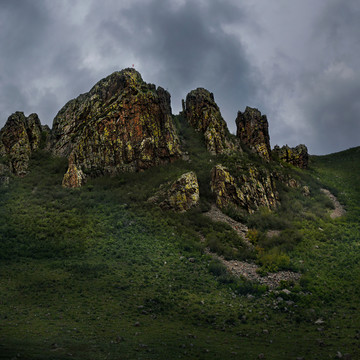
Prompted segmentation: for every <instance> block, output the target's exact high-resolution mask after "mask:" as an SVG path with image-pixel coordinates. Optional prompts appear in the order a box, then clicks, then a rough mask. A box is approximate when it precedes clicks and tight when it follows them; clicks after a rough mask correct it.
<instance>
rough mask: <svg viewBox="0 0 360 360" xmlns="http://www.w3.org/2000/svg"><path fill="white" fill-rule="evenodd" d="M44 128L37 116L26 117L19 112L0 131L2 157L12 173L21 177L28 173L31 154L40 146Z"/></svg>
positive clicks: (10, 117) (0, 154)
mask: <svg viewBox="0 0 360 360" xmlns="http://www.w3.org/2000/svg"><path fill="white" fill-rule="evenodd" d="M41 133H42V126H41V123H40V120H39V117H38V116H37V114H31V115H29V116H28V117H25V115H24V113H23V112H20V111H17V112H15V113H14V114H12V115H10V116H9V118H8V120H7V122H6V124H5V126H4V127H3V128H2V129H1V131H0V156H1V157H3V158H5V163H7V165H8V166H9V168H10V171H11V172H12V173H13V174H15V175H19V176H23V175H25V174H26V172H27V168H28V164H29V159H30V156H31V152H32V151H35V150H37V149H38V148H39V146H40V141H41Z"/></svg>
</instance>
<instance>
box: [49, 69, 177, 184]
mask: <svg viewBox="0 0 360 360" xmlns="http://www.w3.org/2000/svg"><path fill="white" fill-rule="evenodd" d="M52 134H53V140H52V148H53V152H54V154H56V155H61V156H66V157H68V158H69V168H68V171H67V173H66V174H65V176H64V179H63V185H64V186H67V187H78V186H81V185H82V184H83V183H84V181H85V179H86V177H87V176H98V175H102V174H117V173H119V172H123V171H138V170H143V169H147V168H149V167H152V166H154V165H158V164H162V163H166V162H169V161H172V160H174V159H176V158H178V157H179V156H180V155H181V152H180V148H179V140H178V137H177V134H176V131H175V128H174V125H173V123H172V117H171V107H170V94H169V93H168V92H167V91H165V90H164V89H163V88H161V87H158V88H157V89H156V87H155V85H152V84H147V83H145V82H144V81H143V80H142V78H141V75H140V74H139V73H138V72H137V71H136V70H135V69H125V70H122V71H120V72H115V73H113V74H111V75H110V76H108V77H107V78H105V79H103V80H101V81H99V82H98V83H97V84H96V85H95V86H94V87H93V88H92V89H91V90H90V92H88V93H86V94H82V95H80V96H79V97H78V98H76V99H74V100H71V101H69V102H68V103H67V104H66V105H65V106H64V107H63V108H62V109H61V110H60V111H59V113H58V114H57V116H56V117H55V119H54V124H53V131H52Z"/></svg>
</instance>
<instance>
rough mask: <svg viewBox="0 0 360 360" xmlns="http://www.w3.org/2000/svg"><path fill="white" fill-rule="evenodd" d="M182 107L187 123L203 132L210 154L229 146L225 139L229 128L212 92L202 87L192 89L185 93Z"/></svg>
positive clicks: (219, 151)
mask: <svg viewBox="0 0 360 360" xmlns="http://www.w3.org/2000/svg"><path fill="white" fill-rule="evenodd" d="M183 107H184V109H183V112H184V115H185V117H186V119H187V121H188V122H189V124H190V125H191V126H192V127H193V128H194V129H195V130H197V131H201V132H203V133H204V136H205V143H206V147H207V149H208V150H209V151H210V152H211V153H212V154H219V153H222V152H223V151H224V150H225V149H227V148H229V147H231V144H230V143H229V142H228V140H227V134H228V133H229V130H228V128H227V125H226V122H225V120H224V119H223V118H222V116H221V113H220V110H219V107H218V106H217V104H216V103H215V100H214V95H213V94H212V93H210V92H209V91H207V90H206V89H203V88H198V89H196V90H192V91H190V92H189V93H188V94H187V96H186V102H185V106H184V104H183Z"/></svg>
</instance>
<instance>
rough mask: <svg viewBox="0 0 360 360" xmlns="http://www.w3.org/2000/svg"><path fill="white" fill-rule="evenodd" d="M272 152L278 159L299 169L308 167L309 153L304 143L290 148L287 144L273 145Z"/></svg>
mask: <svg viewBox="0 0 360 360" xmlns="http://www.w3.org/2000/svg"><path fill="white" fill-rule="evenodd" d="M273 153H274V155H276V156H277V157H278V158H279V159H280V160H282V161H285V162H287V163H289V164H292V165H294V166H297V167H299V168H301V169H306V168H307V167H308V163H309V154H308V149H307V147H306V146H305V145H304V144H300V145H297V146H296V147H294V148H291V147H289V146H288V145H285V146H283V147H281V148H280V147H279V146H278V145H275V147H274V150H273Z"/></svg>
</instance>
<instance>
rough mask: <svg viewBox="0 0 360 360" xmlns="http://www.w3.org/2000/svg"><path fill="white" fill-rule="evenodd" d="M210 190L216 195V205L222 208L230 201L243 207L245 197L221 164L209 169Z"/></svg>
mask: <svg viewBox="0 0 360 360" xmlns="http://www.w3.org/2000/svg"><path fill="white" fill-rule="evenodd" d="M211 191H212V192H213V193H214V195H215V197H216V205H217V206H218V207H219V208H224V207H226V206H227V205H229V204H230V203H232V204H235V205H239V206H241V207H245V206H246V203H245V197H244V194H243V193H242V191H241V190H240V189H239V187H238V185H237V183H236V181H235V179H234V177H233V176H231V175H230V172H229V171H228V169H227V168H225V167H224V166H222V165H221V164H218V165H216V166H215V167H213V169H212V170H211Z"/></svg>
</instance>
